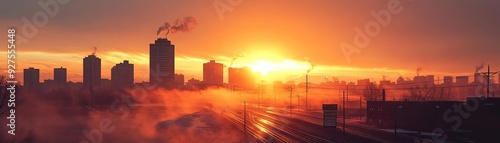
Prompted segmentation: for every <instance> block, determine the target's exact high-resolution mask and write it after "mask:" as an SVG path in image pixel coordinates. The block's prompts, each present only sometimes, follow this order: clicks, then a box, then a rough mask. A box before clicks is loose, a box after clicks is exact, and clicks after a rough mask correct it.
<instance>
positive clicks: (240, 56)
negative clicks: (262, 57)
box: [229, 52, 247, 67]
mask: <svg viewBox="0 0 500 143" xmlns="http://www.w3.org/2000/svg"><path fill="white" fill-rule="evenodd" d="M245 56H247V53H245V52H243V53H241V54H239V55H237V56H236V57H234V58H233V60H231V64H230V65H229V67H232V66H233V63H234V61H235V60H236V59H239V58H243V57H245Z"/></svg>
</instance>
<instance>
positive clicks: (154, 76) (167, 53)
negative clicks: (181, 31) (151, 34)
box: [149, 38, 175, 87]
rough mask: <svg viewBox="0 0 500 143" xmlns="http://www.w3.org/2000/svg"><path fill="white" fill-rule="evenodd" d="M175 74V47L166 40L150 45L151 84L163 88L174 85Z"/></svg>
mask: <svg viewBox="0 0 500 143" xmlns="http://www.w3.org/2000/svg"><path fill="white" fill-rule="evenodd" d="M174 73H175V46H174V45H172V43H171V42H170V41H169V40H167V39H165V38H158V39H156V41H155V43H154V44H150V45H149V82H150V83H158V84H160V85H161V86H163V87H166V86H168V85H169V84H173V81H174Z"/></svg>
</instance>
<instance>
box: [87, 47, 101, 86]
mask: <svg viewBox="0 0 500 143" xmlns="http://www.w3.org/2000/svg"><path fill="white" fill-rule="evenodd" d="M100 86H101V59H100V58H98V57H96V56H95V55H94V54H92V55H89V56H87V57H85V58H83V87H84V88H89V89H90V91H91V92H92V90H93V89H95V88H98V87H100Z"/></svg>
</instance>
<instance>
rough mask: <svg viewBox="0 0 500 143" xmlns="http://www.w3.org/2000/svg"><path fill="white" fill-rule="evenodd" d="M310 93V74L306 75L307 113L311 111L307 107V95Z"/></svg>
mask: <svg viewBox="0 0 500 143" xmlns="http://www.w3.org/2000/svg"><path fill="white" fill-rule="evenodd" d="M308 92H309V73H306V111H307V110H308V109H309V106H308V105H307V94H308Z"/></svg>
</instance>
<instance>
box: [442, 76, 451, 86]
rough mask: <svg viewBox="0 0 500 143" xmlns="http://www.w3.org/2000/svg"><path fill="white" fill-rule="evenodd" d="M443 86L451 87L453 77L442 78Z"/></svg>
mask: <svg viewBox="0 0 500 143" xmlns="http://www.w3.org/2000/svg"><path fill="white" fill-rule="evenodd" d="M443 81H444V83H443V84H444V85H452V84H453V76H444V78H443Z"/></svg>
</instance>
